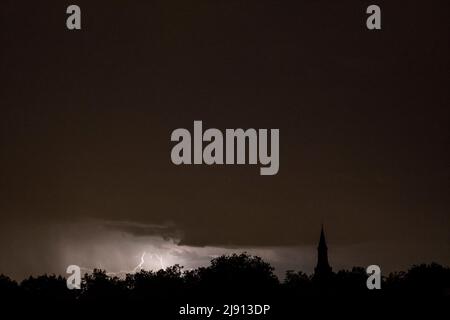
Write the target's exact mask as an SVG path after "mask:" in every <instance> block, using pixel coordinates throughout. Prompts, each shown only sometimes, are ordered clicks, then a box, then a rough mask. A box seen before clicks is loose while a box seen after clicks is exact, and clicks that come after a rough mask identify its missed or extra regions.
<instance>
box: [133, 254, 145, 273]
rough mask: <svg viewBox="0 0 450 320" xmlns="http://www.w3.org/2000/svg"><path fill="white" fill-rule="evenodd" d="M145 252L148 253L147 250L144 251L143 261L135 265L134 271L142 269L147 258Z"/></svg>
mask: <svg viewBox="0 0 450 320" xmlns="http://www.w3.org/2000/svg"><path fill="white" fill-rule="evenodd" d="M145 253H146V252H145V251H144V252H143V253H142V255H141V262H139V264H138V265H137V266H136V267H134V269H133V273H136V272H138V271H141V270H142V266H143V265H144V263H145V260H144V257H145Z"/></svg>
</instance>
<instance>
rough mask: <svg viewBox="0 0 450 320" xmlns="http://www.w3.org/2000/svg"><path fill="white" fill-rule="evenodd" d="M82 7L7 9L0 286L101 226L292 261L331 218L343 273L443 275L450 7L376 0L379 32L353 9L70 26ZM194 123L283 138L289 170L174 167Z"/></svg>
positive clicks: (146, 10) (137, 15) (330, 233)
mask: <svg viewBox="0 0 450 320" xmlns="http://www.w3.org/2000/svg"><path fill="white" fill-rule="evenodd" d="M72 2H73V1H71V2H67V1H56V0H55V1H38V2H24V1H2V3H1V5H0V14H1V16H0V41H1V42H0V130H1V133H0V224H1V226H0V228H1V229H2V230H1V231H2V232H1V234H2V235H1V236H0V240H1V242H0V250H1V251H0V261H1V262H0V273H1V272H5V273H9V274H11V273H12V274H14V273H15V274H17V275H25V274H27V273H32V272H37V271H43V270H44V271H45V270H55V269H56V270H59V269H58V268H60V266H59V265H58V267H52V266H54V265H57V264H61V255H63V254H65V253H64V250H66V249H64V248H66V247H67V246H68V244H67V243H72V242H74V241H75V242H77V241H80V239H83V241H84V242H83V243H84V244H83V246H84V247H77V250H78V251H79V252H78V253H77V254H78V257H82V256H83V254H82V251H83V250H84V249H83V248H86V247H88V246H89V239H90V237H89V236H88V235H87V233H88V229H89V226H91V227H92V226H93V225H94V224H95V225H100V226H102V229H101V230H107V231H105V232H106V233H107V232H110V231H111V230H116V231H120V234H121V235H122V236H123V235H124V234H126V236H127V237H128V236H129V237H131V238H133V237H134V238H135V239H144V238H145V237H147V236H148V237H161V236H162V237H163V239H165V240H170V241H172V240H173V239H175V240H174V241H175V242H176V243H177V245H179V246H187V247H193V248H201V247H220V248H235V249H239V248H268V247H270V248H272V249H271V250H276V248H279V249H280V250H282V249H283V248H287V247H308V246H315V244H316V242H317V240H318V235H319V228H320V223H322V222H323V223H325V226H326V231H327V237H328V241H329V247H330V255H331V257H332V259H331V262H332V263H333V259H334V261H335V262H338V261H344V262H345V263H344V262H343V263H342V264H343V265H345V264H348V265H353V264H356V263H367V264H380V266H382V268H383V267H386V268H387V269H389V270H391V269H399V268H404V267H405V266H408V265H409V264H412V263H418V262H430V261H431V260H434V261H437V262H440V263H444V264H450V254H449V252H450V232H449V229H450V198H449V187H450V183H449V182H450V179H449V178H450V166H449V164H450V152H449V146H450V145H449V143H450V139H449V137H450V130H449V123H450V122H449V120H450V111H449V106H450V104H449V102H450V101H449V100H450V99H449V95H450V94H449V70H450V66H449V54H450V50H449V38H450V37H449V36H450V35H449V30H450V29H449V26H448V23H449V12H450V11H449V10H450V6H449V4H448V1H428V2H425V1H395V2H396V3H395V4H394V3H392V1H377V4H378V5H380V7H381V10H382V30H381V31H369V30H367V29H366V27H365V19H366V16H367V15H366V14H365V9H366V7H367V6H368V5H369V4H372V2H368V1H356V0H354V1H350V0H348V1H295V2H294V1H292V2H282V1H262V0H258V1H181V0H180V1H174V0H172V1H170V0H169V1H167V0H165V1H126V2H124V1H76V2H74V3H76V4H78V5H79V6H80V7H81V10H82V30H81V31H69V30H67V29H66V27H65V19H66V14H65V10H66V7H67V6H68V5H69V4H72ZM194 120H202V121H203V124H204V127H207V128H208V127H213V128H219V129H222V130H225V128H279V129H280V171H279V173H278V174H277V175H275V176H260V175H259V166H245V165H244V166H175V165H173V164H172V163H171V161H170V150H171V147H172V146H173V143H171V141H170V134H171V132H172V131H173V130H174V129H176V128H188V129H190V130H192V125H193V121H194ZM68 226H80V227H79V228H75V229H76V230H77V231H73V230H72V229H71V230H72V231H70V232H68V234H67V235H66V236H67V237H66V238H65V236H64V232H65V231H64V230H68V229H70V228H69V227H68ZM86 226H88V227H86ZM89 232H91V233H89V234H95V233H97V231H92V230H91V231H89ZM57 234H58V236H56V235H57ZM108 234H109V233H108ZM97 235H98V234H97ZM105 237H106V236H105ZM142 237H144V238H142ZM106 238H108V237H106ZM86 239H87V240H86ZM108 239H109V238H108ZM92 241H93V242H96V241H98V239H97V240H96V239H93V240H92ZM104 241H106V242H107V241H109V240H104ZM62 242H64V245H63V246H61V245H57V246H56V247H57V248H56V247H55V243H62ZM72 247H73V246H72ZM72 247H71V248H72ZM355 247H357V248H359V249H358V250H355ZM274 248H275V249H274ZM333 248H335V251H334V253H333ZM80 250H81V251H80ZM124 250H125V249H124ZM336 252H339V254H336ZM361 257H365V258H361ZM305 259H306V260H308V261H312V260H311V259H314V257H311V256H310V255H309V256H308V257H305ZM31 260H32V261H31ZM35 260H40V261H41V263H42V264H43V265H44V266H45V267H43V266H42V265H41V266H40V267H39V268H38V267H36V264H35ZM96 261H97V260H96ZM75 262H76V261H75ZM46 268H47V269H46ZM17 270H20V271H17Z"/></svg>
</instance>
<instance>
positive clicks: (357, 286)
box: [0, 253, 450, 303]
mask: <svg viewBox="0 0 450 320" xmlns="http://www.w3.org/2000/svg"><path fill="white" fill-rule="evenodd" d="M367 278H368V275H367V273H366V271H365V269H364V268H360V267H354V268H352V269H351V270H341V271H338V272H336V273H333V274H331V275H330V276H329V277H327V278H326V279H318V278H317V277H314V275H307V274H305V273H303V272H301V271H298V272H294V271H288V272H287V273H286V276H285V279H283V280H282V281H280V280H279V279H278V278H277V277H276V276H275V274H274V268H273V267H272V266H271V265H270V264H268V263H267V262H265V261H263V260H262V259H261V258H259V257H257V256H251V255H248V254H246V253H243V254H233V255H228V256H220V257H217V258H214V259H213V260H212V261H211V264H210V265H209V266H207V267H200V268H198V269H195V270H184V269H183V267H181V266H179V265H174V266H172V267H169V268H167V269H165V270H162V269H161V270H158V271H146V270H141V271H139V272H137V273H133V274H127V275H125V277H117V276H110V275H108V274H107V273H106V271H105V270H99V269H96V270H94V271H93V272H92V273H86V274H85V275H84V276H83V278H82V283H81V289H80V290H68V289H67V285H66V279H65V278H64V277H62V276H56V275H42V276H38V277H29V278H27V279H25V280H23V281H21V282H19V283H18V282H16V281H13V280H11V279H10V278H9V277H7V276H4V275H0V295H1V297H2V301H7V300H32V301H60V302H64V301H66V302H71V301H77V303H83V302H95V301H115V300H120V301H141V300H145V301H154V302H155V303H156V302H158V301H171V302H180V303H189V302H191V301H202V302H212V303H213V302H220V301H224V299H226V301H227V302H231V301H239V300H242V301H244V300H245V303H251V302H252V301H254V302H255V303H263V302H267V301H270V300H274V299H290V298H293V297H295V298H297V297H326V296H328V297H340V298H342V297H412V296H417V297H421V296H423V297H427V298H429V297H450V268H448V267H443V266H441V265H439V264H435V263H432V264H429V265H425V264H422V265H415V266H413V267H411V268H410V269H409V270H408V271H406V272H398V273H391V274H390V275H389V276H387V277H383V278H382V285H381V286H382V289H381V290H368V289H367V286H366V281H367Z"/></svg>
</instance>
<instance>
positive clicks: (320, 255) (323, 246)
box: [314, 224, 331, 278]
mask: <svg viewBox="0 0 450 320" xmlns="http://www.w3.org/2000/svg"><path fill="white" fill-rule="evenodd" d="M330 274H331V267H330V265H329V264H328V247H327V241H326V240H325V231H324V229H323V224H322V226H321V229H320V239H319V245H318V246H317V265H316V268H315V269H314V276H315V277H320V278H323V277H326V276H328V275H330Z"/></svg>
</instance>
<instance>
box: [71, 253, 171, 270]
mask: <svg viewBox="0 0 450 320" xmlns="http://www.w3.org/2000/svg"><path fill="white" fill-rule="evenodd" d="M146 254H147V253H146V252H145V251H144V252H143V253H142V255H141V259H140V262H139V264H138V265H137V266H136V267H134V268H133V269H132V270H119V271H117V272H107V273H106V274H107V275H108V276H110V275H112V276H115V275H123V274H127V273H136V272H139V271H141V270H142V269H143V265H144V263H145V259H144V258H145V256H146ZM150 258H155V259H157V260H158V261H159V265H160V266H161V269H166V267H165V264H164V261H163V258H162V256H160V255H159V254H156V253H153V254H150ZM80 269H82V270H86V271H87V272H93V271H94V270H93V269H90V268H86V267H80Z"/></svg>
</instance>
